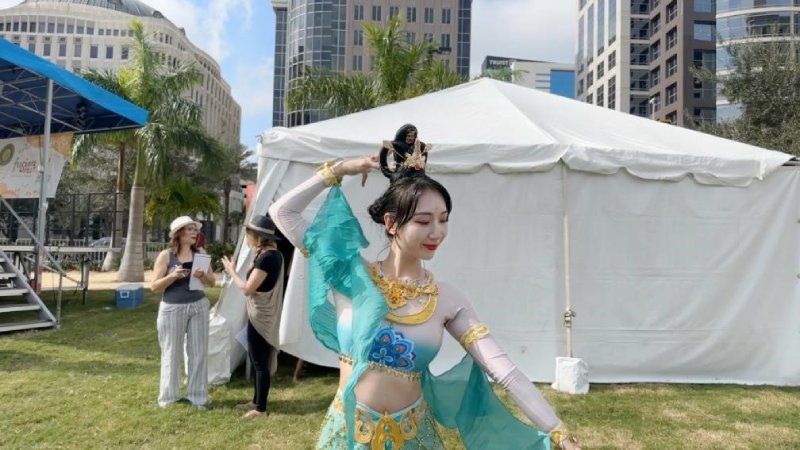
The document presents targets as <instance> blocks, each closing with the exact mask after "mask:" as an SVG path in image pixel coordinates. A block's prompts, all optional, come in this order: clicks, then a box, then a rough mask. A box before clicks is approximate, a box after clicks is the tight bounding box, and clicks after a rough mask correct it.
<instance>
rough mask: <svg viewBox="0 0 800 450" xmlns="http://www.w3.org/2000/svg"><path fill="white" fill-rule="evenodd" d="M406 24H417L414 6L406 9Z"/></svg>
mask: <svg viewBox="0 0 800 450" xmlns="http://www.w3.org/2000/svg"><path fill="white" fill-rule="evenodd" d="M406 22H408V23H416V22H417V8H416V7H415V6H411V7H408V8H406Z"/></svg>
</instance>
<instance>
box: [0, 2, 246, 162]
mask: <svg viewBox="0 0 800 450" xmlns="http://www.w3.org/2000/svg"><path fill="white" fill-rule="evenodd" d="M132 19H137V20H139V21H140V22H141V23H142V25H143V26H144V29H145V31H146V32H147V33H148V34H150V35H151V36H152V38H151V39H152V41H153V42H152V44H153V45H154V47H155V48H156V49H157V51H158V52H159V53H160V55H161V57H162V58H163V61H164V62H166V63H167V64H168V65H171V66H175V65H177V64H178V63H179V62H181V63H185V64H194V66H195V67H196V68H197V69H198V70H199V71H200V73H201V74H202V83H201V84H199V85H197V86H195V87H194V88H193V89H192V91H191V92H187V93H186V96H187V97H191V98H192V99H193V100H194V101H195V102H196V103H197V104H198V105H200V107H201V109H202V112H203V125H204V126H205V128H206V130H207V131H208V132H209V134H211V135H212V136H214V137H216V138H217V139H218V140H219V141H220V142H221V143H222V144H223V145H226V146H228V147H230V148H234V147H235V146H238V145H239V140H240V136H239V135H240V132H241V108H240V106H239V104H238V103H236V101H235V100H234V99H233V97H232V96H231V89H230V86H229V85H228V83H226V82H225V80H224V79H223V78H222V75H221V71H220V67H219V64H217V62H216V61H214V59H213V58H211V56H209V55H208V54H206V53H205V52H203V51H202V50H200V49H199V48H197V47H196V46H195V45H194V44H192V42H191V41H189V39H188V38H187V37H186V34H185V32H184V30H183V29H182V28H179V27H177V26H175V25H174V24H173V23H172V22H170V21H169V20H168V19H167V18H166V17H164V16H163V15H162V14H161V13H160V12H159V11H157V10H155V9H153V8H151V7H149V6H147V5H146V4H144V3H141V2H139V1H136V0H25V1H23V2H22V3H20V4H19V5H17V6H14V7H11V8H6V9H3V10H0V37H2V38H4V39H7V40H9V41H11V42H13V43H15V44H17V45H19V46H20V47H22V48H25V49H27V50H29V51H30V52H32V53H36V54H37V55H39V56H41V57H43V58H45V59H47V60H50V61H51V62H53V63H55V64H58V65H59V66H61V67H63V68H65V69H68V70H71V71H73V72H77V73H79V72H81V71H83V70H87V69H96V70H98V71H104V70H116V69H118V68H120V67H121V66H122V65H123V64H125V63H127V62H128V61H129V59H130V58H132V57H133V54H132V50H131V39H132V35H133V32H132V30H130V21H131V20H132Z"/></svg>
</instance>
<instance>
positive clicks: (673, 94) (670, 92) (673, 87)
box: [667, 83, 678, 105]
mask: <svg viewBox="0 0 800 450" xmlns="http://www.w3.org/2000/svg"><path fill="white" fill-rule="evenodd" d="M676 101H678V83H672V84H670V85H669V86H667V104H668V105H671V104H673V103H675V102H676Z"/></svg>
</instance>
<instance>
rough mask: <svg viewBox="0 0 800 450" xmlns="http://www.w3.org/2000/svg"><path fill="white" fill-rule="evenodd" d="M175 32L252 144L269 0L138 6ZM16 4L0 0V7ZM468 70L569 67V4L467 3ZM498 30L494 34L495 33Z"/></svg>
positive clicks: (267, 97) (150, 0) (263, 88)
mask: <svg viewBox="0 0 800 450" xmlns="http://www.w3.org/2000/svg"><path fill="white" fill-rule="evenodd" d="M140 1H143V2H144V3H146V4H148V5H150V6H151V7H153V8H155V9H158V10H159V11H161V12H162V13H163V14H164V16H165V17H167V18H168V19H169V20H171V21H172V22H173V23H174V24H175V25H177V26H179V27H183V28H184V29H185V30H186V34H187V35H188V37H189V39H191V40H192V42H194V44H195V45H197V46H198V47H200V48H201V49H203V50H204V51H206V52H207V53H208V54H210V55H211V56H212V57H214V58H215V59H216V60H217V62H218V63H219V64H220V65H221V67H222V76H223V78H224V79H225V81H227V82H228V84H230V86H231V90H232V93H233V97H234V98H235V99H236V101H237V102H238V103H239V104H240V105H241V107H242V134H241V136H240V142H241V143H242V144H245V145H247V146H250V147H252V146H254V145H255V142H256V135H258V134H259V133H260V132H261V131H263V130H265V129H267V128H269V127H270V126H271V125H272V79H273V75H272V71H273V61H274V60H273V54H274V42H275V14H274V12H273V11H272V2H271V1H270V0H140ZM18 3H20V0H0V8H7V7H10V6H14V5H16V4H18ZM472 5H473V13H472V17H473V20H472V57H471V60H472V61H471V72H472V73H477V72H478V71H479V68H480V65H481V62H482V61H483V59H484V57H485V56H486V55H487V54H491V55H495V56H511V57H518V58H525V59H538V60H544V61H555V62H570V61H572V58H573V52H574V48H575V43H574V40H575V37H574V36H575V34H576V33H575V29H576V23H575V22H576V14H577V2H576V1H574V0H473V4H472ZM500 30H502V32H500Z"/></svg>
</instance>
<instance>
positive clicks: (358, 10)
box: [353, 5, 364, 20]
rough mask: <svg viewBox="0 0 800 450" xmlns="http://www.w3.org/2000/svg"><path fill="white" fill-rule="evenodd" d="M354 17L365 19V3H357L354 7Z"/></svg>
mask: <svg viewBox="0 0 800 450" xmlns="http://www.w3.org/2000/svg"><path fill="white" fill-rule="evenodd" d="M353 19H354V20H364V5H355V6H354V7H353Z"/></svg>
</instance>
